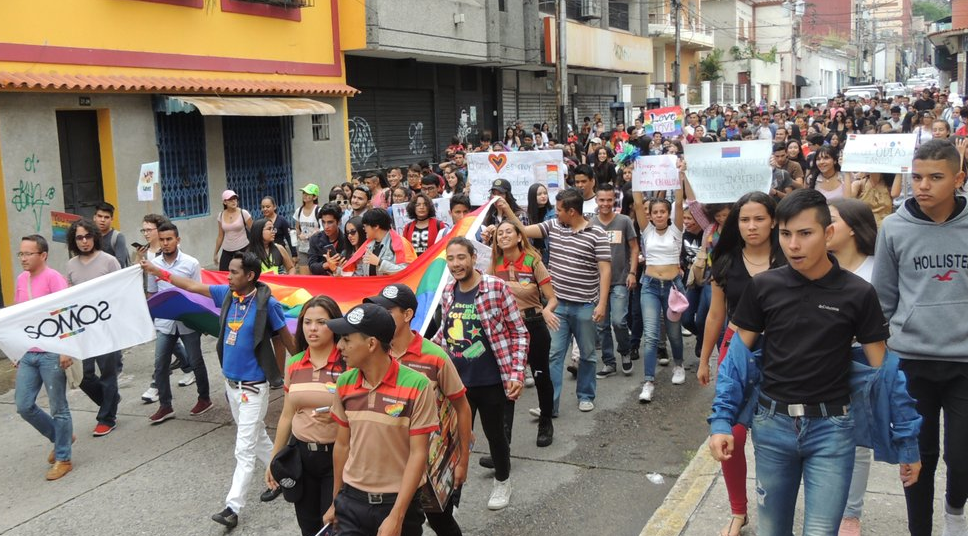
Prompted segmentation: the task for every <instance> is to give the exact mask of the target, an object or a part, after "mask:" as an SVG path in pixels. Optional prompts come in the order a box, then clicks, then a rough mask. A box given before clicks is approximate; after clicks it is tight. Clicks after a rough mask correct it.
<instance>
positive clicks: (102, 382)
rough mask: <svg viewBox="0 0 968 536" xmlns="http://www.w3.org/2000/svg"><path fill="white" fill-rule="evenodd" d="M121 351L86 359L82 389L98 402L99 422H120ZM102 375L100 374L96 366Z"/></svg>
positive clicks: (110, 423)
mask: <svg viewBox="0 0 968 536" xmlns="http://www.w3.org/2000/svg"><path fill="white" fill-rule="evenodd" d="M120 361H121V352H111V353H109V354H104V355H99V356H97V357H92V358H89V359H85V360H84V379H83V380H81V385H80V387H81V391H84V394H86V395H87V397H88V398H90V399H91V401H92V402H94V403H95V404H97V406H98V411H97V422H98V423H100V424H105V425H107V426H114V425H116V424H117V423H118V403H119V402H121V395H120V394H118V362H120ZM95 365H97V370H98V371H100V373H101V375H100V376H98V375H97V373H96V372H95V369H94V366H95Z"/></svg>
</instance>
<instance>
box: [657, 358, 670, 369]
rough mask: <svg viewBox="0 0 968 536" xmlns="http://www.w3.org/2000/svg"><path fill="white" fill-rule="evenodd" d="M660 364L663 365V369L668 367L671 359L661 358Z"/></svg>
mask: <svg viewBox="0 0 968 536" xmlns="http://www.w3.org/2000/svg"><path fill="white" fill-rule="evenodd" d="M659 364H660V365H662V366H663V367H664V366H666V365H668V364H669V358H668V357H660V358H659Z"/></svg>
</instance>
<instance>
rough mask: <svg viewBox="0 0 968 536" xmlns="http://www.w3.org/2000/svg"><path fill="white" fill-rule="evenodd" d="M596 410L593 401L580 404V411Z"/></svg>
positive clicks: (584, 401) (583, 401)
mask: <svg viewBox="0 0 968 536" xmlns="http://www.w3.org/2000/svg"><path fill="white" fill-rule="evenodd" d="M593 409H595V403H594V402H592V401H591V400H582V401H580V402H578V411H591V410H593Z"/></svg>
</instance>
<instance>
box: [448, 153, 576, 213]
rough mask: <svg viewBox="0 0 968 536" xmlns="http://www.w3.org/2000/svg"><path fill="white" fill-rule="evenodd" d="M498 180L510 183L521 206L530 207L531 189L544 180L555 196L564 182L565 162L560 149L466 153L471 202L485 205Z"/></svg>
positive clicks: (552, 195) (512, 192)
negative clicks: (529, 191)
mask: <svg viewBox="0 0 968 536" xmlns="http://www.w3.org/2000/svg"><path fill="white" fill-rule="evenodd" d="M496 179H504V180H506V181H508V182H509V183H511V194H512V195H513V196H514V200H515V201H517V203H518V206H522V207H524V206H527V204H528V188H530V187H531V185H532V184H535V183H541V184H544V185H545V186H546V187H547V188H548V195H549V197H550V198H551V199H552V202H553V200H554V198H555V195H556V194H557V193H558V189H559V188H561V187H562V185H564V183H565V165H564V160H563V156H562V154H561V150H560V149H553V150H549V151H514V152H499V153H470V154H468V155H467V181H468V182H469V183H470V185H471V204H472V205H474V206H478V205H483V204H484V203H487V200H488V199H490V198H491V184H493V183H494V181H495V180H496Z"/></svg>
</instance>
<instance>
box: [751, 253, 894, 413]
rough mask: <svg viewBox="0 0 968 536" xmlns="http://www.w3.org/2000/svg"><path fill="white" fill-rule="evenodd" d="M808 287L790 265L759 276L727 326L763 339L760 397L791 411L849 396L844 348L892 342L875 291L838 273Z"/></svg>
mask: <svg viewBox="0 0 968 536" xmlns="http://www.w3.org/2000/svg"><path fill="white" fill-rule="evenodd" d="M828 257H829V258H830V260H831V261H832V262H833V265H834V266H833V268H831V270H830V271H829V272H827V274H826V275H824V276H823V277H821V278H820V279H817V280H815V281H810V280H808V279H807V278H805V277H803V276H802V275H801V274H800V273H799V272H797V271H796V270H794V269H793V268H791V267H790V266H783V267H781V268H776V269H773V270H769V271H766V272H763V273H760V274H757V275H756V276H755V277H753V279H752V281H750V283H749V285H748V286H747V288H746V292H744V293H743V296H742V298H741V299H740V301H739V305H738V306H737V307H736V311H735V312H734V314H733V317H732V322H733V323H734V324H736V325H737V326H738V327H740V328H742V329H745V330H748V331H754V332H757V333H762V334H763V336H762V337H763V383H762V385H761V389H762V392H763V394H765V395H766V396H768V397H770V398H772V399H774V400H778V401H780V402H786V403H790V404H798V403H805V404H817V403H820V402H833V401H837V400H840V399H843V398H845V397H848V396H850V384H849V376H850V359H851V358H850V345H851V343H852V342H853V340H854V338H855V337H856V338H857V342H859V343H861V344H868V343H873V342H878V341H886V340H887V338H888V337H889V336H890V332H889V331H888V326H887V321H886V320H885V319H884V313H883V312H882V311H881V305H880V302H878V300H877V293H876V292H875V291H874V287H872V286H871V285H870V283H867V282H866V281H864V280H863V279H861V278H860V277H858V276H856V275H854V274H852V273H850V272H848V271H846V270H842V269H841V268H840V265H838V264H837V260H836V259H834V258H833V256H828Z"/></svg>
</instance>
